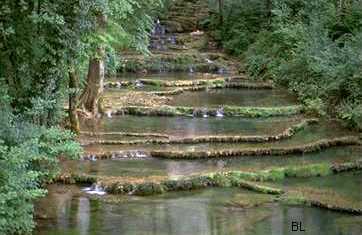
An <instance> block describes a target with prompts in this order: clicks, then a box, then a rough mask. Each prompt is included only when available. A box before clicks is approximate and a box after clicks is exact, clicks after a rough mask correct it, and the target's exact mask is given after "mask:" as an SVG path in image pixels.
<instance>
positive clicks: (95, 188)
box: [82, 183, 106, 196]
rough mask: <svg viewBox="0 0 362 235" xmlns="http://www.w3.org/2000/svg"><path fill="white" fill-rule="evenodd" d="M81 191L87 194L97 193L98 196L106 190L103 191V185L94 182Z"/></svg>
mask: <svg viewBox="0 0 362 235" xmlns="http://www.w3.org/2000/svg"><path fill="white" fill-rule="evenodd" d="M82 191H83V192H86V193H88V194H92V195H99V196H102V195H105V194H106V191H104V189H103V187H102V186H100V185H98V184H96V183H94V184H92V186H90V187H87V188H83V189H82Z"/></svg>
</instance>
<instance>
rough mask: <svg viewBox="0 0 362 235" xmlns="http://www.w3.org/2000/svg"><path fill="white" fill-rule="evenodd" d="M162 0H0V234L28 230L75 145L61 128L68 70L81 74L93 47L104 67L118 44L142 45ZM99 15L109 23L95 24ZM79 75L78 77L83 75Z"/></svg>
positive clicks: (112, 62) (110, 64) (76, 148)
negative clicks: (102, 51)
mask: <svg viewBox="0 0 362 235" xmlns="http://www.w3.org/2000/svg"><path fill="white" fill-rule="evenodd" d="M160 4H161V2H160V0H142V1H136V0H121V1H119V0H117V1H116V0H93V1H88V0H75V1H69V0H59V1H41V0H28V1H13V0H3V1H2V2H1V4H0V169H1V171H0V198H1V199H0V210H1V212H0V234H4V233H5V234H19V233H28V232H31V229H32V227H33V222H32V211H33V208H32V201H33V200H34V199H36V198H38V197H40V196H43V195H44V193H45V191H44V190H42V189H41V187H42V185H43V183H45V182H48V181H51V180H52V179H53V178H54V176H55V175H56V174H57V173H58V167H57V165H58V164H57V163H58V158H59V157H66V158H69V157H70V158H72V157H76V156H78V155H79V153H80V152H81V149H80V147H79V145H78V144H77V143H75V142H74V141H73V139H74V136H73V135H72V134H71V133H70V132H67V131H62V130H61V129H60V126H59V124H60V123H61V122H62V121H63V120H64V117H65V113H64V103H65V100H66V97H67V95H68V94H69V93H74V92H79V91H78V90H76V91H75V90H74V89H69V88H68V76H69V72H70V71H72V72H73V71H74V72H75V73H76V74H77V75H78V76H79V77H80V78H81V79H83V78H85V74H86V73H87V66H88V61H89V59H90V58H93V57H94V56H99V55H97V48H98V47H99V46H104V48H106V52H107V62H108V63H107V71H108V72H109V73H112V71H114V70H115V69H114V68H115V67H117V61H118V58H117V56H119V55H118V52H117V51H119V50H121V49H122V50H123V49H125V48H130V47H133V48H136V49H137V50H140V51H143V52H146V51H147V43H148V32H149V30H150V29H151V27H152V18H151V16H152V15H154V14H156V13H154V9H155V8H157V7H158V6H159V5H160ZM101 16H107V18H108V20H107V27H106V28H105V29H104V30H102V31H100V30H98V27H97V25H98V24H99V22H98V20H99V17H101ZM83 80H84V79H83Z"/></svg>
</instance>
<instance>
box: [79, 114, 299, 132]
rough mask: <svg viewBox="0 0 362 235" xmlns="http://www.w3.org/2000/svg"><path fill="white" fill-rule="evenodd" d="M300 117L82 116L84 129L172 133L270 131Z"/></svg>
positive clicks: (282, 129)
mask: <svg viewBox="0 0 362 235" xmlns="http://www.w3.org/2000/svg"><path fill="white" fill-rule="evenodd" d="M300 120H301V118H300V117H291V118H287V117H284V118H268V119H257V118H254V119H253V118H238V117H225V118H187V117H139V116H129V115H125V116H116V117H112V118H102V119H97V120H85V121H83V123H82V125H81V129H82V130H84V131H94V132H95V131H98V132H115V131H117V132H135V133H145V132H148V133H163V134H168V135H172V136H175V137H187V136H201V135H218V134H219V135H261V134H265V135H270V134H277V133H280V132H282V131H284V130H285V129H286V128H288V127H290V126H291V125H293V124H297V123H299V122H300Z"/></svg>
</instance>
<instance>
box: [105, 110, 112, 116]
mask: <svg viewBox="0 0 362 235" xmlns="http://www.w3.org/2000/svg"><path fill="white" fill-rule="evenodd" d="M106 116H107V118H112V111H111V110H107V111H106Z"/></svg>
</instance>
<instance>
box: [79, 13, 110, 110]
mask: <svg viewBox="0 0 362 235" xmlns="http://www.w3.org/2000/svg"><path fill="white" fill-rule="evenodd" d="M97 23H98V30H97V33H102V32H103V31H104V30H105V27H106V23H107V18H106V16H104V15H101V16H99V17H98V22H97ZM104 57H105V49H104V46H101V45H100V46H99V47H98V48H97V53H96V55H95V56H94V57H92V58H90V60H89V67H88V75H87V85H86V88H85V90H84V92H83V94H82V98H81V101H82V104H83V107H84V108H85V110H86V111H88V112H90V113H92V114H93V115H94V116H96V115H97V114H98V112H99V108H98V107H99V104H98V101H99V98H100V95H101V94H102V92H103V83H104V75H105V67H104Z"/></svg>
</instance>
